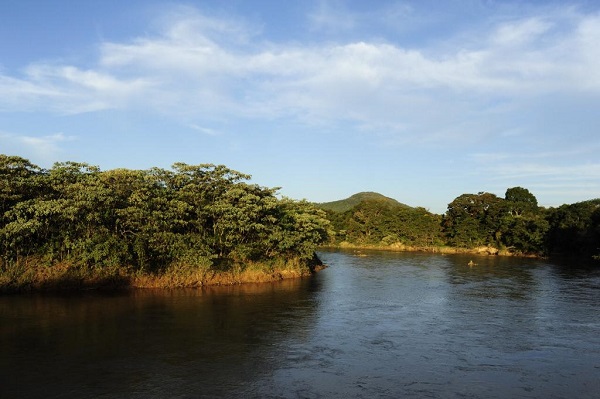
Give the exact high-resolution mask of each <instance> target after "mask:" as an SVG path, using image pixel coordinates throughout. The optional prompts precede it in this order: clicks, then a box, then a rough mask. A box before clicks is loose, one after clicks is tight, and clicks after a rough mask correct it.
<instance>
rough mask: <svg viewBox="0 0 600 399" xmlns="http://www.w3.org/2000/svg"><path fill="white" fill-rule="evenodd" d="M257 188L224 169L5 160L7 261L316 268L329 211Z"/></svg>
mask: <svg viewBox="0 0 600 399" xmlns="http://www.w3.org/2000/svg"><path fill="white" fill-rule="evenodd" d="M249 179H250V176H249V175H246V174H243V173H240V172H237V171H234V170H231V169H229V168H227V167H225V166H223V165H212V164H200V165H188V164H184V163H176V164H174V165H173V168H172V169H170V170H165V169H160V168H152V169H149V170H128V169H115V170H108V171H101V170H100V169H99V168H98V167H96V166H92V165H88V164H85V163H76V162H63V163H56V164H54V166H53V167H52V168H51V169H49V170H44V169H42V168H39V167H38V166H36V165H33V164H31V163H30V162H29V161H27V160H25V159H23V158H20V157H14V156H7V155H0V238H1V244H0V259H1V262H2V263H3V264H5V265H8V264H14V263H18V262H19V261H20V260H23V259H26V258H28V257H36V258H38V259H43V261H44V262H46V263H47V264H48V265H52V264H56V263H60V262H70V263H75V264H81V265H86V266H88V267H94V268H102V267H114V266H122V267H129V268H133V269H135V270H141V271H159V270H161V269H164V268H166V267H168V266H169V265H171V264H174V263H185V264H188V265H197V266H206V265H220V267H227V265H231V264H234V263H243V262H268V261H271V260H274V259H299V260H309V259H311V258H312V256H313V253H314V250H315V248H316V246H317V245H319V244H321V243H322V242H324V241H325V240H326V239H327V235H328V225H329V222H328V221H327V220H326V218H325V212H324V211H322V210H320V209H316V208H315V207H313V206H312V205H310V204H309V203H307V202H305V201H293V200H291V199H286V198H283V199H280V198H278V197H277V189H275V188H265V187H261V186H258V185H256V184H251V183H250V182H249V181H248V180H249ZM223 265H225V266H223ZM0 266H1V265H0Z"/></svg>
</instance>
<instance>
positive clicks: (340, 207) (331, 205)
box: [315, 191, 410, 212]
mask: <svg viewBox="0 0 600 399" xmlns="http://www.w3.org/2000/svg"><path fill="white" fill-rule="evenodd" d="M373 200H374V201H381V202H384V203H386V204H388V205H389V206H401V207H406V208H410V206H408V205H406V204H403V203H401V202H398V201H396V200H395V199H393V198H390V197H386V196H385V195H382V194H379V193H374V192H370V191H369V192H362V193H357V194H354V195H352V196H350V197H348V198H346V199H343V200H338V201H332V202H322V203H320V204H315V205H316V206H317V207H319V208H321V209H324V210H329V211H334V212H346V211H348V210H350V209H352V208H354V207H355V206H356V205H358V204H360V203H361V202H363V201H373Z"/></svg>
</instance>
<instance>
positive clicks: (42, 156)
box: [0, 131, 76, 163]
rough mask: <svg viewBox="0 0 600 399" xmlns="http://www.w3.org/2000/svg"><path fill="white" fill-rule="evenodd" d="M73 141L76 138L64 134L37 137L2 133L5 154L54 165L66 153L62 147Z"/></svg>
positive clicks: (0, 141)
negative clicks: (17, 155)
mask: <svg viewBox="0 0 600 399" xmlns="http://www.w3.org/2000/svg"><path fill="white" fill-rule="evenodd" d="M73 140H76V137H75V136H67V135H65V134H64V133H55V134H50V135H40V136H35V135H19V134H14V133H7V132H1V131H0V143H1V144H2V149H3V150H2V151H3V152H5V153H8V154H11V153H14V154H19V155H21V156H25V157H30V158H34V159H38V160H41V161H43V162H45V163H52V162H53V161H54V160H56V159H58V158H60V156H61V155H62V154H63V152H64V150H63V147H62V145H63V144H64V143H66V142H69V141H73Z"/></svg>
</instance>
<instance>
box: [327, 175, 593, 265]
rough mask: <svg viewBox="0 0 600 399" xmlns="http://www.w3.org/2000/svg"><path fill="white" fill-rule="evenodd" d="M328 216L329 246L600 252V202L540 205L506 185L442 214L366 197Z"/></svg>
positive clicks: (458, 202)
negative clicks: (501, 194) (499, 192)
mask: <svg viewBox="0 0 600 399" xmlns="http://www.w3.org/2000/svg"><path fill="white" fill-rule="evenodd" d="M338 202H339V201H338ZM328 217H329V218H330V220H331V222H332V226H333V227H334V229H335V234H334V235H333V236H332V241H331V242H332V243H334V244H341V243H349V244H353V245H359V246H360V245H368V246H373V245H374V246H380V247H389V246H391V245H392V246H393V245H396V246H409V247H416V248H422V249H425V248H432V247H440V246H451V247H454V248H465V249H475V248H481V247H488V248H494V249H497V250H499V251H503V252H504V253H513V254H533V255H550V254H562V255H583V256H586V257H589V256H595V257H598V254H600V200H591V201H585V202H581V203H577V204H572V205H563V206H561V207H559V208H550V209H545V208H542V207H539V206H538V203H537V199H536V198H535V196H534V195H533V194H531V193H530V192H529V190H527V189H525V188H522V187H513V188H509V189H508V190H507V191H506V194H505V196H504V198H501V197H498V196H496V195H494V194H491V193H485V192H480V193H478V194H463V195H460V196H458V197H457V198H455V199H454V200H453V201H452V202H451V203H450V204H448V209H447V211H446V213H445V214H444V215H443V216H440V215H435V214H432V213H430V212H428V211H427V210H425V209H423V208H410V207H407V206H401V205H397V206H395V205H394V204H392V203H390V202H389V201H381V200H377V199H372V200H371V199H367V200H364V201H362V202H360V203H359V204H358V205H355V206H353V207H352V208H351V209H349V210H346V211H344V212H334V211H328Z"/></svg>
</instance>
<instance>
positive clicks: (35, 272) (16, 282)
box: [0, 258, 320, 293]
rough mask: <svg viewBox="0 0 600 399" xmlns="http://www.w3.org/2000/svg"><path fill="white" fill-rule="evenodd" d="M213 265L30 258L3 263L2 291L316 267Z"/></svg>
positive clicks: (220, 279) (280, 273) (200, 280)
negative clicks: (139, 266) (133, 266)
mask: <svg viewBox="0 0 600 399" xmlns="http://www.w3.org/2000/svg"><path fill="white" fill-rule="evenodd" d="M222 269H223V267H221V270H217V269H215V268H213V267H211V265H209V264H204V265H194V266H190V265H186V264H173V265H170V266H169V267H168V268H167V269H166V270H164V271H162V272H160V273H145V272H140V271H132V270H130V269H127V268H120V267H114V268H93V267H92V268H88V267H84V266H79V265H75V264H70V263H57V264H54V265H52V266H48V265H46V264H45V263H44V262H42V261H40V260H39V259H31V258H30V259H27V260H25V261H21V262H19V263H16V264H13V265H10V266H8V265H5V264H4V265H0V293H10V292H28V291H65V290H89V289H123V288H184V287H186V288H195V287H204V286H211V285H233V284H243V283H264V282H273V281H279V280H283V279H289V278H296V277H303V276H308V275H310V274H311V273H312V272H313V270H314V269H317V270H318V269H320V268H315V267H313V270H311V267H309V264H308V263H307V262H305V261H300V260H297V259H293V260H289V261H283V260H278V261H273V262H269V263H263V262H249V263H244V264H232V265H229V266H228V267H227V268H225V270H222Z"/></svg>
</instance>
